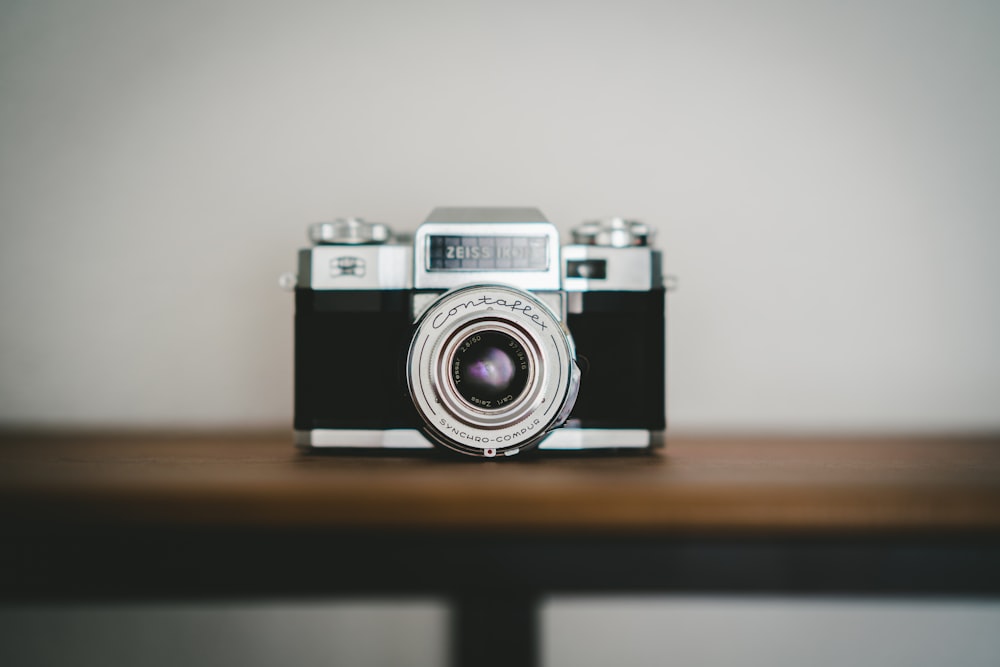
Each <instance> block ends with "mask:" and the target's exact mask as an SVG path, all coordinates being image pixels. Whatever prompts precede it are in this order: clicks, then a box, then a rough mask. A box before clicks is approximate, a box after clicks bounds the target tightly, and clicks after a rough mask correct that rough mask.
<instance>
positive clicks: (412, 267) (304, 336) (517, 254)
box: [295, 208, 666, 458]
mask: <svg viewBox="0 0 1000 667" xmlns="http://www.w3.org/2000/svg"><path fill="white" fill-rule="evenodd" d="M310 238H311V239H312V241H313V243H314V244H315V245H314V246H313V247H311V248H306V249H304V250H301V251H300V252H299V269H298V277H297V282H296V287H295V439H296V443H297V444H299V445H301V446H304V447H307V448H317V449H319V448H389V449H412V448H430V447H433V446H435V445H440V446H443V447H446V448H448V449H451V450H454V451H457V452H460V453H462V454H467V455H471V456H479V457H487V458H493V457H498V458H502V457H507V456H513V455H516V454H519V453H521V452H526V451H528V450H531V449H533V448H536V447H537V448H539V449H542V450H549V449H553V450H590V449H606V448H627V449H647V448H650V447H655V446H657V445H659V444H660V443H661V441H662V433H663V430H664V428H665V426H666V422H665V407H664V405H665V396H664V391H665V389H664V355H665V349H664V326H665V322H664V296H665V291H664V285H663V278H662V273H661V256H660V253H659V252H658V251H656V250H654V249H653V248H652V247H650V245H649V243H648V242H649V232H648V230H647V228H646V227H645V226H644V225H642V224H640V223H637V222H631V221H626V220H621V219H611V220H607V221H601V222H593V223H586V224H584V225H582V226H580V227H578V228H576V229H575V230H574V231H573V240H574V243H573V244H571V245H566V246H561V245H560V243H559V234H558V232H557V230H556V228H555V226H554V225H552V224H551V223H550V222H548V221H547V220H546V219H545V217H544V216H543V215H542V214H541V212H540V211H538V210H537V209H534V208H437V209H435V210H434V211H433V212H432V213H431V214H430V216H429V217H428V218H427V220H426V221H425V222H424V223H423V224H422V225H420V226H419V227H418V228H417V230H416V233H415V234H414V235H413V236H412V237H410V236H403V235H393V234H392V233H391V231H390V230H389V228H388V227H387V226H386V225H383V224H380V223H369V222H365V221H363V220H360V219H356V218H351V219H341V220H337V221H335V222H324V223H317V224H314V225H312V226H311V227H310Z"/></svg>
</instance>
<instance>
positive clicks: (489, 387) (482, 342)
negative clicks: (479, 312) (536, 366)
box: [451, 331, 530, 410]
mask: <svg viewBox="0 0 1000 667" xmlns="http://www.w3.org/2000/svg"><path fill="white" fill-rule="evenodd" d="M451 367H452V381H453V382H454V383H455V389H456V390H457V391H458V393H459V395H460V396H461V397H462V398H463V399H465V401H466V402H467V403H468V404H469V405H472V406H473V407H476V408H480V409H483V410H497V409H501V408H503V407H504V406H505V405H507V404H509V403H511V402H512V401H514V400H515V399H516V398H517V397H519V396H520V395H521V394H522V393H523V392H524V388H525V385H527V383H528V376H529V375H530V373H529V369H528V355H527V353H526V352H525V350H524V348H523V347H521V344H520V343H519V342H518V341H517V340H516V339H515V338H513V337H512V336H510V335H508V334H506V333H503V332H502V331H481V332H478V333H475V334H473V335H471V336H469V337H468V338H466V339H465V340H464V341H463V342H462V344H461V345H459V346H458V349H457V350H456V351H455V355H454V358H453V359H452V364H451Z"/></svg>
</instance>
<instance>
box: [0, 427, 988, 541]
mask: <svg viewBox="0 0 1000 667" xmlns="http://www.w3.org/2000/svg"><path fill="white" fill-rule="evenodd" d="M0 521H3V522H4V524H5V525H6V526H8V527H14V528H17V529H18V530H24V529H28V530H33V529H37V530H48V529H52V530H58V529H59V527H65V526H68V525H72V526H87V525H104V526H112V527H116V526H124V527H127V526H129V525H142V526H147V527H148V526H156V525H163V526H167V525H174V526H185V527H192V526H196V527H202V526H203V527H235V528H243V527H249V528H253V527H262V528H263V527H267V528H275V527H290V528H297V527H307V528H324V529H325V528H331V529H333V528H344V529H359V528H360V529H367V528H371V529H376V530H386V529H393V528H401V529H420V530H423V529H435V530H438V529H443V530H450V531H524V532H532V531H544V532H546V533H552V532H558V531H565V532H595V531H602V532H615V531H622V532H635V533H655V534H675V533H676V534H686V533H691V532H698V533H707V534H716V533H718V534H731V533H739V534H747V533H750V534H758V533H767V534H786V533H789V534H813V533H815V534H820V535H823V534H840V533H846V532H851V533H874V532H877V533H902V534H913V533H924V534H961V533H974V534H983V533H988V534H1000V436H977V437H973V436H954V437H946V436H941V437H904V436H898V437H790V436H783V437H760V436H759V437H734V436H727V437H676V438H670V439H669V440H668V444H667V447H666V448H665V449H664V450H661V451H658V452H656V453H654V454H652V455H634V454H633V455H625V456H572V455H560V456H540V457H537V458H532V459H526V460H523V461H522V460H509V461H496V462H480V461H465V460H454V459H448V458H442V457H439V456H434V455H429V454H428V453H424V452H421V453H412V454H406V455H399V456H394V455H393V456H387V455H377V456H369V455H360V454H350V455H345V454H338V455H325V456H324V455H311V454H307V453H303V452H300V451H299V450H297V449H295V448H294V447H293V446H292V444H291V436H290V434H284V433H281V434H274V433H250V434H162V433H161V434H156V433H152V434H149V433H147V434H140V433H131V434H128V433H117V434H99V433H89V434H57V435H52V434H50V435H39V434H15V433H6V434H2V435H0Z"/></svg>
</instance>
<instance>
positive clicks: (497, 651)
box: [451, 590, 540, 667]
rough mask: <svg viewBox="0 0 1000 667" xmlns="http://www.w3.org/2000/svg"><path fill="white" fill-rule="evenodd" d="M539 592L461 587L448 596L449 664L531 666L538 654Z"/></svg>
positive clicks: (467, 666)
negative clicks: (480, 589)
mask: <svg viewBox="0 0 1000 667" xmlns="http://www.w3.org/2000/svg"><path fill="white" fill-rule="evenodd" d="M538 606H539V596H538V595H536V594H534V593H527V592H517V591H514V592H507V591H495V590H489V591H486V590H483V591H464V592H462V593H459V594H457V595H455V596H454V597H453V598H452V599H451V663H452V667H472V666H475V667H493V666H494V665H497V666H500V665H502V666H503V667H513V666H515V665H517V666H518V667H534V666H535V665H538V664H539V662H540V657H539V648H540V647H539V634H540V633H539V628H538V621H539V611H538Z"/></svg>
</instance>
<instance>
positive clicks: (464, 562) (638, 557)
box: [0, 433, 1000, 665]
mask: <svg viewBox="0 0 1000 667" xmlns="http://www.w3.org/2000/svg"><path fill="white" fill-rule="evenodd" d="M0 521H2V530H3V535H4V540H3V542H4V547H3V549H2V550H0V596H2V598H3V599H6V600H11V601H43V600H57V601H68V600H114V599H169V598H185V599H192V598H201V599H204V598H219V597H226V598H232V597H255V598H260V597H268V596H323V597H326V596H330V595H345V594H346V595H356V594H364V595H382V594H390V595H426V594H435V595H444V596H446V597H447V598H449V599H450V600H451V601H452V603H453V609H454V613H453V617H454V621H453V622H454V627H453V637H454V645H453V648H452V655H453V661H454V662H455V663H456V664H461V665H465V664H476V665H484V664H487V665H488V664H505V665H511V664H519V665H525V664H531V663H532V662H534V661H536V660H537V629H536V625H537V624H536V618H535V614H536V610H537V603H538V600H539V599H540V597H541V596H543V595H546V594H550V593H558V592H570V591H573V592H577V591H578V592H629V591H643V592H647V591H664V592H665V591H685V592H729V593H731V592H761V593H778V594H799V593H805V594H816V593H823V594H879V595H913V594H915V595H936V594H940V595H964V596H977V595H988V596H996V595H997V594H998V593H1000V436H981V437H970V436H963V437H878V438H872V437H868V438H860V437H859V438H848V437H822V438H820V437H808V438H805V437H803V438H796V437H755V438H749V437H718V438H711V437H701V438H672V439H671V440H670V441H669V442H668V445H667V448H666V449H665V450H663V451H660V452H657V453H655V454H652V455H648V454H643V455H635V454H633V455H624V456H594V455H589V456H579V455H577V456H572V455H559V456H555V455H547V456H545V457H537V458H531V459H525V460H511V461H492V462H480V461H466V460H455V459H452V458H447V457H441V456H434V455H428V454H427V453H414V454H408V455H400V456H386V455H377V456H363V455H358V454H336V455H308V454H304V453H301V452H299V451H297V450H295V449H294V448H293V447H292V445H291V443H290V436H289V435H288V434H252V433H251V434H214V435H205V434H201V435H198V434H194V435H190V434H189V435H185V434H138V433H133V434H62V435H52V434H49V435H38V434H35V435H25V434H14V433H7V434H4V435H0Z"/></svg>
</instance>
